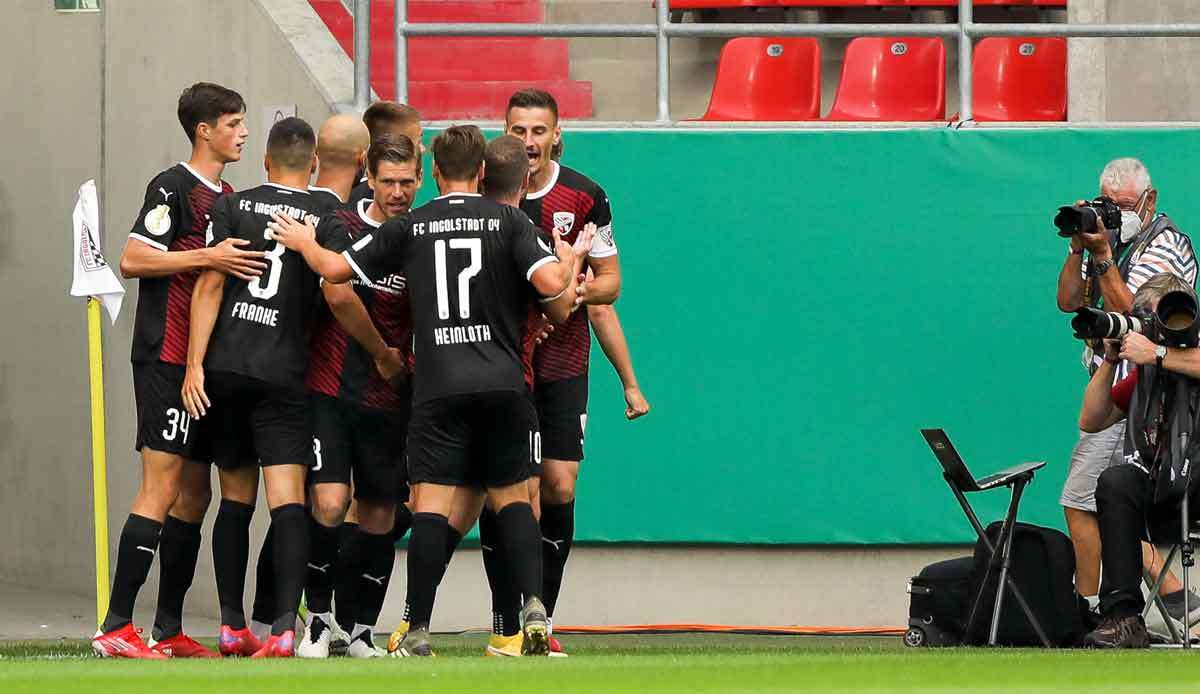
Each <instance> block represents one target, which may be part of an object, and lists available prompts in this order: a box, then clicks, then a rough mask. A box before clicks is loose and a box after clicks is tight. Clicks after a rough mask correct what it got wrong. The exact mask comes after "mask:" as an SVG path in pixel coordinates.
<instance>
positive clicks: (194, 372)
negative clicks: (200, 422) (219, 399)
mask: <svg viewBox="0 0 1200 694" xmlns="http://www.w3.org/2000/svg"><path fill="white" fill-rule="evenodd" d="M182 395H183V409H185V410H187V412H188V414H190V415H191V416H192V419H200V418H201V417H203V416H204V415H206V414H208V408H210V407H212V402H210V401H209V399H208V394H207V393H205V392H204V369H194V368H191V367H188V369H187V371H186V372H185V373H184V376H183V391H182Z"/></svg>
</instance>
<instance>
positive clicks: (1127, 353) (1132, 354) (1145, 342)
mask: <svg viewBox="0 0 1200 694" xmlns="http://www.w3.org/2000/svg"><path fill="white" fill-rule="evenodd" d="M1155 347H1156V345H1155V344H1154V343H1153V342H1151V341H1150V339H1149V338H1147V337H1146V336H1145V335H1143V334H1141V333H1135V332H1132V331H1131V332H1127V333H1125V337H1124V338H1122V339H1121V358H1122V359H1127V360H1129V361H1131V362H1133V363H1134V364H1137V365H1138V366H1145V365H1147V364H1153V363H1154V362H1155V361H1156V357H1155V355H1154V350H1155Z"/></svg>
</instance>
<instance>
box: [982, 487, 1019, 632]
mask: <svg viewBox="0 0 1200 694" xmlns="http://www.w3.org/2000/svg"><path fill="white" fill-rule="evenodd" d="M1025 483H1026V480H1024V479H1018V480H1016V482H1014V483H1013V490H1012V500H1011V501H1010V502H1009V504H1008V515H1007V516H1005V518H1004V531H1002V532H1001V533H1000V535H1001V537H1000V542H999V543H997V544H999V550H1000V581H999V582H998V583H997V584H996V602H995V604H994V605H993V606H992V627H991V631H990V632H989V633H988V645H989V646H995V645H996V635H997V632H998V631H999V629H1000V611H1001V609H1003V606H1004V592H1005V591H1006V590H1007V589H1008V586H1009V580H1008V569H1009V565H1010V562H1009V554H1010V553H1011V552H1012V539H1013V535H1015V534H1016V532H1015V530H1016V522H1017V504H1019V503H1020V502H1021V492H1022V491H1024V489H1025Z"/></svg>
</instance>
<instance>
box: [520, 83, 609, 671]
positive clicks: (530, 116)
mask: <svg viewBox="0 0 1200 694" xmlns="http://www.w3.org/2000/svg"><path fill="white" fill-rule="evenodd" d="M505 130H506V132H507V133H508V134H510V135H514V136H516V137H518V138H520V139H521V140H522V141H523V142H524V143H525V149H526V154H527V155H528V157H529V192H527V193H526V195H525V200H524V201H523V202H522V203H521V209H522V210H524V211H525V213H526V214H528V215H529V217H530V219H532V220H533V221H534V222H535V223H537V224H538V225H539V226H541V227H542V228H543V229H545V230H547V231H555V232H557V233H559V234H561V235H562V237H563V239H564V240H565V241H566V242H568V243H571V242H573V241H574V240H575V235H576V234H577V233H578V232H579V230H580V229H582V228H583V226H584V225H585V224H586V223H589V222H591V223H593V224H595V225H596V227H597V231H596V240H595V242H594V244H593V246H592V250H591V254H590V256H589V258H588V268H589V271H590V274H589V277H590V279H588V280H586V281H585V282H582V283H580V284H579V286H578V288H577V290H576V291H577V293H578V301H579V303H581V304H584V305H589V306H590V305H605V304H611V303H613V302H614V301H616V299H617V295H618V294H619V293H620V291H621V267H620V264H619V262H618V260H617V247H616V244H615V243H614V241H613V234H612V212H611V210H610V209H609V204H608V196H607V195H605V193H604V191H603V190H602V189H601V188H600V186H598V185H596V183H595V182H593V181H592V180H591V179H589V178H587V177H586V176H584V175H583V174H581V173H579V172H578V171H575V170H574V169H570V168H567V167H566V166H562V165H561V164H559V163H558V162H557V161H555V160H554V155H555V151H556V150H557V149H559V148H560V147H561V145H562V129H561V128H560V127H559V124H558V104H557V102H556V101H555V100H554V97H553V96H551V95H550V94H548V93H547V92H544V91H542V90H539V89H524V90H521V91H518V92H516V93H515V94H513V95H512V97H511V98H510V99H509V102H508V110H507V112H506V114H505ZM590 350H591V336H590V333H589V330H588V313H587V312H584V311H578V312H576V313H574V314H573V315H572V316H571V317H570V319H568V321H567V322H566V323H565V324H564V325H562V326H559V327H558V328H556V329H555V330H554V332H553V333H551V334H550V335H549V337H548V338H546V340H545V341H544V342H542V344H541V345H539V347H538V349H537V351H536V352H535V353H534V373H535V374H536V378H537V383H536V387H535V390H534V395H535V398H536V401H537V410H538V424H539V426H540V428H541V432H542V456H543V457H542V475H541V520H540V523H541V529H542V537H543V539H544V540H545V542H544V543H543V545H542V549H543V565H544V567H545V574H544V575H545V581H546V584H545V587H544V589H543V591H542V595H543V596H544V598H545V601H546V611H547V616H548V617H550V618H551V619H553V616H554V608H555V606H556V604H557V602H558V594H559V589H560V588H561V587H562V577H563V570H564V568H565V566H566V562H567V557H568V556H569V554H570V552H571V542H572V540H573V539H574V536H575V483H576V480H578V478H579V463H580V461H582V460H583V437H584V430H585V428H586V426H587V395H588V380H587V379H588V376H587V372H588V355H589V352H590ZM627 352H628V350H626V353H627ZM551 624H553V622H551ZM551 647H552V649H553V651H554V652H555V653H556V654H557V653H562V648H561V647H560V646H559V644H558V642H557V641H556V640H552V641H551Z"/></svg>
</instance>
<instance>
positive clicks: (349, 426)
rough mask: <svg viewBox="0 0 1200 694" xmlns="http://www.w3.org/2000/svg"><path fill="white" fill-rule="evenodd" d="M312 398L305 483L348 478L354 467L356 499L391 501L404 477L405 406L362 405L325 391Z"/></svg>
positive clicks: (345, 480) (346, 479)
mask: <svg viewBox="0 0 1200 694" xmlns="http://www.w3.org/2000/svg"><path fill="white" fill-rule="evenodd" d="M310 399H311V401H312V410H313V423H314V425H315V431H316V436H314V437H313V451H314V458H315V460H314V461H313V466H312V467H311V468H309V471H308V483H309V484H324V483H328V482H334V483H338V484H350V480H351V476H352V474H351V473H353V480H354V498H355V499H363V500H366V501H373V502H376V503H388V504H390V503H394V502H395V501H396V498H397V497H398V496H399V495H400V494H401V485H404V484H405V482H406V478H407V472H406V470H405V465H404V440H405V433H406V430H407V428H408V411H407V408H405V409H404V410H381V409H378V408H374V407H364V406H363V405H359V404H356V403H353V402H348V401H346V400H342V399H339V398H334V397H330V396H328V395H325V394H323V393H312V394H310ZM405 496H406V497H407V494H405Z"/></svg>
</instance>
